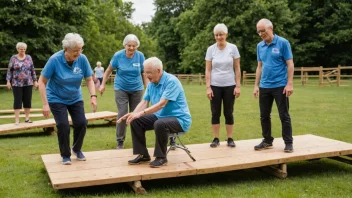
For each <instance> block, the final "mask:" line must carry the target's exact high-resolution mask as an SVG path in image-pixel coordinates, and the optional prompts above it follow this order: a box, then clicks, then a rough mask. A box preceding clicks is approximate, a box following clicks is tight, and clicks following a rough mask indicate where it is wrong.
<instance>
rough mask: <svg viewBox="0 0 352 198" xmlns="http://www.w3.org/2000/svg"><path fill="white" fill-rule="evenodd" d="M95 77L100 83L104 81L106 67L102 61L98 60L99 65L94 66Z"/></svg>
mask: <svg viewBox="0 0 352 198" xmlns="http://www.w3.org/2000/svg"><path fill="white" fill-rule="evenodd" d="M94 72H95V77H96V78H97V79H98V80H99V82H100V84H101V83H102V82H103V77H104V67H102V66H101V62H100V61H98V62H97V66H96V67H95V68H94Z"/></svg>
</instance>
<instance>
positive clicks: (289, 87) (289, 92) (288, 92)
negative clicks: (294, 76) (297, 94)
mask: <svg viewBox="0 0 352 198" xmlns="http://www.w3.org/2000/svg"><path fill="white" fill-rule="evenodd" d="M283 94H286V97H290V96H291V95H292V94H293V86H292V84H287V85H286V87H285V88H284V91H283Z"/></svg>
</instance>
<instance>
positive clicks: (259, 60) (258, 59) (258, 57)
mask: <svg viewBox="0 0 352 198" xmlns="http://www.w3.org/2000/svg"><path fill="white" fill-rule="evenodd" d="M257 61H258V62H261V61H262V60H261V59H260V56H259V44H258V45H257Z"/></svg>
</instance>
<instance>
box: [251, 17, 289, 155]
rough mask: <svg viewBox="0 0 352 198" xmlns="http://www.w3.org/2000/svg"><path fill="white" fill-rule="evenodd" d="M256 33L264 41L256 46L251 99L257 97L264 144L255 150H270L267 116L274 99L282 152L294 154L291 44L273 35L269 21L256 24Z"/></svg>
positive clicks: (263, 20) (268, 118)
mask: <svg viewBox="0 0 352 198" xmlns="http://www.w3.org/2000/svg"><path fill="white" fill-rule="evenodd" d="M257 33H258V34H259V36H260V38H262V39H263V41H261V42H260V43H258V45H257V60H258V66H257V70H256V79H255V84H254V91H253V94H254V97H255V98H258V96H259V106H260V121H261V125H262V135H263V137H264V139H263V141H262V142H261V143H260V144H258V145H256V146H255V147H254V149H255V150H264V149H268V148H271V147H272V146H273V141H274V138H273V137H272V136H271V118H270V113H271V109H272V105H273V102H274V99H275V102H276V106H277V108H278V112H279V115H280V120H281V124H282V138H283V139H284V142H285V145H286V146H285V148H284V151H285V152H288V153H291V152H293V146H292V142H293V138H292V126H291V118H290V114H289V112H288V110H289V101H288V97H289V96H291V95H292V93H293V71H294V64H293V55H292V51H291V46H290V43H289V42H288V41H287V40H286V39H285V38H283V37H280V36H278V35H276V34H274V33H273V24H272V23H271V21H270V20H268V19H261V20H259V22H258V23H257Z"/></svg>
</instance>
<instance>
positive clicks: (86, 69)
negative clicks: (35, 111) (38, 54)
mask: <svg viewBox="0 0 352 198" xmlns="http://www.w3.org/2000/svg"><path fill="white" fill-rule="evenodd" d="M41 75H43V76H44V77H45V78H47V79H49V81H48V83H47V86H46V95H47V98H48V102H49V103H62V104H65V105H72V104H74V103H76V102H78V101H82V91H81V84H82V79H83V78H87V77H89V76H92V75H93V71H92V68H91V67H90V65H89V62H88V59H87V57H86V56H85V55H84V54H81V55H80V56H79V57H78V58H77V59H76V60H75V61H74V62H73V65H72V66H69V65H68V64H67V62H66V59H65V57H64V51H63V50H61V51H59V52H56V53H55V54H54V55H52V56H51V57H50V58H49V60H48V62H47V63H46V65H45V66H44V69H43V70H42V72H41Z"/></svg>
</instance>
